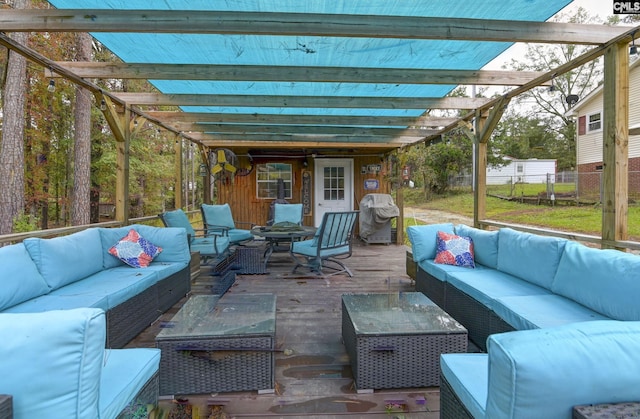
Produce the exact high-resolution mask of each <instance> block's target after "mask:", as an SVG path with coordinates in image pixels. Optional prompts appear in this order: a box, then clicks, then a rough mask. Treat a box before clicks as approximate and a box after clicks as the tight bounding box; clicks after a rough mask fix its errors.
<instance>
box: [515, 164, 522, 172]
mask: <svg viewBox="0 0 640 419" xmlns="http://www.w3.org/2000/svg"><path fill="white" fill-rule="evenodd" d="M516 172H517V173H524V163H517V164H516Z"/></svg>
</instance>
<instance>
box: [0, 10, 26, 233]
mask: <svg viewBox="0 0 640 419" xmlns="http://www.w3.org/2000/svg"><path fill="white" fill-rule="evenodd" d="M29 6H30V2H29V0H15V1H14V8H16V9H26V8H28V7H29ZM11 37H12V38H13V39H14V40H16V41H17V42H19V43H20V44H23V45H26V44H27V40H28V34H27V33H23V32H20V33H13V34H11ZM26 72H27V60H26V59H25V58H24V57H22V56H21V55H18V54H16V53H15V52H13V51H10V52H9V60H8V64H7V75H6V85H5V89H4V96H3V101H4V102H3V108H2V109H3V123H2V143H0V234H10V233H12V232H13V222H14V220H15V219H16V218H18V217H20V216H22V215H24V202H25V198H24V182H25V181H24V131H25V120H24V105H25V98H26V93H27V88H26V80H25V79H26Z"/></svg>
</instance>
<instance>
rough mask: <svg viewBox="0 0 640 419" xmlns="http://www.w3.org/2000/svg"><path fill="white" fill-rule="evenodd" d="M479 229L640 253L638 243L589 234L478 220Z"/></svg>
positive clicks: (639, 244)
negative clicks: (497, 229)
mask: <svg viewBox="0 0 640 419" xmlns="http://www.w3.org/2000/svg"><path fill="white" fill-rule="evenodd" d="M480 227H481V228H487V227H496V228H502V227H509V228H512V229H514V230H518V231H524V232H528V233H533V234H540V235H542V236H552V237H561V238H563V239H568V240H575V241H579V242H584V243H593V244H596V245H598V246H599V247H601V248H602V247H603V246H604V247H608V248H616V249H628V250H633V251H634V252H637V251H640V242H635V241H631V240H616V241H612V240H603V239H602V237H598V236H593V235H590V234H581V233H570V232H565V231H556V230H549V229H546V228H540V227H530V226H524V225H520V224H509V223H503V222H500V221H494V220H480Z"/></svg>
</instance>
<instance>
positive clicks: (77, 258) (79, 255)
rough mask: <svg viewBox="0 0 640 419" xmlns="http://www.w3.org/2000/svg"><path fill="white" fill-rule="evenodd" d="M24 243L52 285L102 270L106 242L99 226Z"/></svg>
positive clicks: (52, 286) (53, 287)
mask: <svg viewBox="0 0 640 419" xmlns="http://www.w3.org/2000/svg"><path fill="white" fill-rule="evenodd" d="M24 245H25V247H26V248H27V250H28V251H29V254H30V255H31V258H32V259H33V261H34V262H35V264H36V266H37V267H38V270H39V271H40V274H42V277H43V278H44V280H45V281H46V282H47V284H48V285H49V287H51V289H56V288H60V287H62V286H64V285H66V284H70V283H72V282H75V281H77V280H79V279H82V278H86V277H88V276H89V275H91V274H93V273H95V272H98V271H100V270H102V264H103V255H102V243H101V241H100V232H99V231H98V229H96V228H88V229H86V230H83V231H80V232H78V233H73V234H70V235H68V236H62V237H56V238H53V239H40V238H29V239H25V240H24Z"/></svg>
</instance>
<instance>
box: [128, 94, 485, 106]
mask: <svg viewBox="0 0 640 419" xmlns="http://www.w3.org/2000/svg"><path fill="white" fill-rule="evenodd" d="M116 96H117V97H118V98H119V99H120V100H122V101H123V102H126V103H130V104H132V105H138V106H239V107H250V108H253V107H277V108H281V107H282V108H368V109H426V108H428V109H476V108H480V107H482V106H484V105H485V104H486V103H487V102H490V99H485V98H465V97H442V98H440V97H418V98H409V97H368V96H344V97H342V96H264V95H212V94H162V93H117V94H116Z"/></svg>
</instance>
